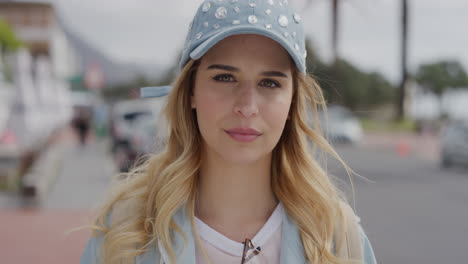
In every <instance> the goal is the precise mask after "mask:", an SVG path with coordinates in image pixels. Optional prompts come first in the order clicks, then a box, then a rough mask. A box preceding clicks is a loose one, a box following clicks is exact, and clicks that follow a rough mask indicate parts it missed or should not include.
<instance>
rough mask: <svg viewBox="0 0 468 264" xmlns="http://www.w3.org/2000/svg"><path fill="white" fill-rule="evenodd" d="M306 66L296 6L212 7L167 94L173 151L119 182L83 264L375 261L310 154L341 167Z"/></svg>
mask: <svg viewBox="0 0 468 264" xmlns="http://www.w3.org/2000/svg"><path fill="white" fill-rule="evenodd" d="M305 58H306V51H305V40H304V32H303V26H302V22H301V17H300V16H299V15H298V14H297V13H295V12H294V11H293V10H292V9H291V7H290V6H289V4H288V1H287V0H281V1H278V0H249V1H247V0H241V1H236V0H206V1H204V2H203V3H202V4H201V6H200V7H199V9H198V11H197V12H196V15H195V17H194V20H193V22H192V24H191V26H190V28H189V33H188V37H187V39H186V42H185V46H184V51H183V54H182V57H181V61H180V68H181V73H180V74H179V75H178V77H177V79H176V81H175V82H174V83H173V85H172V90H171V92H170V94H169V96H168V103H167V106H166V109H165V117H166V119H167V121H168V127H169V134H168V141H167V145H166V147H165V150H164V151H163V152H162V153H160V154H157V155H154V156H152V157H150V158H149V159H148V160H147V162H146V163H145V164H144V165H142V166H140V167H138V168H136V169H134V170H133V171H132V172H130V173H129V175H128V177H127V179H126V180H125V181H124V182H122V183H120V184H119V185H118V188H117V189H116V192H115V193H114V194H113V195H111V197H110V198H109V200H108V201H107V202H106V203H105V204H104V206H103V207H102V209H101V211H100V212H99V215H98V217H97V220H96V222H95V224H94V225H93V229H94V232H93V236H92V237H91V238H90V240H89V242H88V245H87V247H86V249H85V252H84V253H83V255H82V258H81V263H166V264H169V263H197V264H200V263H236V264H237V263H252V264H253V263H282V264H284V263H287V264H296V263H314V264H317V263H366V264H373V263H376V260H375V257H374V253H373V250H372V247H371V245H370V243H369V240H368V239H367V237H366V235H365V233H364V231H363V229H362V227H361V225H360V222H359V218H358V217H357V216H356V215H355V214H354V212H353V210H352V209H351V207H350V206H349V205H348V203H347V202H346V199H345V197H344V195H342V194H341V192H340V191H339V190H338V188H337V187H335V185H334V184H333V182H332V180H331V178H330V175H329V174H328V173H327V172H326V171H325V170H324V169H323V168H321V166H320V165H319V162H318V161H317V160H316V159H315V157H316V156H315V155H314V154H313V152H312V150H313V149H315V148H311V146H309V143H308V142H309V141H311V142H313V144H314V146H315V147H318V148H319V149H321V150H323V151H325V152H327V153H330V154H332V155H334V156H335V157H337V158H338V159H339V156H338V155H337V154H336V152H335V151H334V150H333V148H332V147H331V145H330V144H329V143H328V142H327V141H326V139H325V138H324V136H323V135H322V133H321V132H320V129H319V127H318V123H319V122H318V110H317V109H319V108H324V107H325V104H326V103H325V100H324V98H323V95H322V91H321V89H320V87H319V86H318V84H317V83H316V82H315V81H314V79H313V78H312V77H310V76H309V75H307V74H306V66H305ZM309 110H311V112H312V113H313V117H314V120H315V122H308V118H309V114H308V113H309ZM311 149H312V150H311ZM340 160H341V159H340Z"/></svg>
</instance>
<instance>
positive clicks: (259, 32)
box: [190, 25, 305, 72]
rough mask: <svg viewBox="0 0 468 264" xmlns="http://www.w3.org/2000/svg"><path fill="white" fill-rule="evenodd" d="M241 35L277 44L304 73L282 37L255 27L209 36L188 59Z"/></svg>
mask: <svg viewBox="0 0 468 264" xmlns="http://www.w3.org/2000/svg"><path fill="white" fill-rule="evenodd" d="M241 34H255V35H262V36H265V37H268V38H270V39H272V40H274V41H276V42H278V43H279V44H280V45H281V46H282V47H283V48H284V49H285V50H286V51H287V52H288V53H289V55H290V56H291V58H292V59H293V60H294V62H295V63H296V66H297V68H298V70H299V71H301V72H305V65H303V63H302V58H300V57H298V52H297V51H296V50H295V49H294V47H293V46H292V44H291V43H288V42H287V41H286V40H285V39H284V38H283V37H282V36H280V35H278V34H277V33H275V32H273V31H272V30H269V29H266V28H262V27H257V26H249V25H247V26H245V25H242V26H233V27H230V28H228V29H225V30H223V31H220V32H218V33H217V34H215V35H213V36H211V37H210V38H208V39H207V40H205V41H204V42H203V43H202V44H200V45H199V46H198V47H197V48H195V49H194V50H193V51H192V52H191V53H190V58H192V59H194V60H198V59H200V58H201V57H203V55H205V53H206V52H207V51H208V50H209V49H211V48H212V47H213V46H214V45H216V44H217V43H218V42H220V41H221V40H223V39H225V38H227V37H229V36H233V35H241Z"/></svg>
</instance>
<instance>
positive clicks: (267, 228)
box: [195, 203, 285, 264]
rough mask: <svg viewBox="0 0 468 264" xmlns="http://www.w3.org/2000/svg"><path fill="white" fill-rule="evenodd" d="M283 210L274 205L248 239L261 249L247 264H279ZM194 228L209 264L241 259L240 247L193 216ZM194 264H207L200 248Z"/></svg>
mask: <svg viewBox="0 0 468 264" xmlns="http://www.w3.org/2000/svg"><path fill="white" fill-rule="evenodd" d="M284 214H285V213H284V209H283V206H282V204H281V203H279V204H278V206H277V207H276V209H275V211H273V213H272V214H271V216H270V217H269V218H268V220H267V222H266V223H265V225H263V227H262V228H261V229H260V231H258V233H257V234H256V235H255V236H254V237H253V238H252V239H251V240H252V244H253V245H254V246H255V247H260V248H261V253H260V255H261V256H260V255H257V256H254V257H253V258H252V259H251V260H250V261H248V262H247V263H249V264H257V263H258V264H261V263H269V264H270V263H272V264H279V262H280V250H281V231H282V227H281V224H282V222H283V215H284ZM195 227H196V228H197V231H198V234H199V235H200V240H201V243H202V246H203V247H204V248H205V250H206V253H207V254H208V257H209V258H210V260H211V263H213V264H216V263H226V264H230V263H233V264H239V263H240V261H241V258H242V251H243V249H244V244H243V243H239V242H237V241H233V240H231V239H229V238H227V237H225V236H224V235H223V234H221V233H219V232H218V231H216V230H214V229H213V228H211V227H210V226H208V225H207V224H205V223H203V222H202V221H201V220H200V219H198V218H197V217H195ZM196 257H197V262H196V263H197V264H207V262H206V261H205V258H204V256H203V253H202V251H201V249H200V248H199V247H198V245H197V246H196Z"/></svg>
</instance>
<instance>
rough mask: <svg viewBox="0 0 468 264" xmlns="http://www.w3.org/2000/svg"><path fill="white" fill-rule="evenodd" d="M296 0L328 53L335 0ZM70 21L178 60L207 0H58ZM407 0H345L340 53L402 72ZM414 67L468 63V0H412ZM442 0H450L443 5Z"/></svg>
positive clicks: (133, 56)
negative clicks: (403, 3) (403, 16)
mask: <svg viewBox="0 0 468 264" xmlns="http://www.w3.org/2000/svg"><path fill="white" fill-rule="evenodd" d="M303 1H304V0H295V1H294V0H290V2H293V4H294V5H295V6H296V10H297V11H298V13H300V14H301V15H302V17H303V21H304V26H305V31H306V34H307V36H308V37H310V38H311V39H312V40H313V42H314V45H315V48H316V49H317V52H318V54H319V56H321V57H322V58H323V59H324V60H325V61H330V59H331V49H330V47H331V45H330V43H331V27H330V25H331V23H330V22H331V18H330V14H331V11H330V0H315V1H313V2H312V4H311V5H310V6H309V7H308V8H307V9H304V8H303V7H304V5H303ZM52 2H55V3H56V4H57V7H58V9H59V11H60V13H61V15H62V17H63V19H64V20H65V23H66V24H67V26H68V27H69V28H70V29H71V30H72V31H74V32H76V33H78V34H79V35H80V36H82V37H83V38H84V39H85V40H86V41H88V42H89V43H91V44H92V45H93V46H95V47H97V48H98V49H100V50H101V51H102V52H103V53H105V54H106V55H108V56H109V57H111V58H112V59H115V60H117V61H119V62H132V63H145V64H158V65H163V66H166V65H167V66H170V65H173V64H174V63H176V62H175V60H176V56H177V55H178V53H179V52H180V50H181V49H182V46H183V41H184V39H185V35H186V34H187V30H188V25H189V23H190V21H191V19H192V16H193V15H194V14H195V11H196V8H197V7H198V5H199V4H200V3H201V2H202V0H79V1H77V0H52ZM400 2H401V1H400V0H342V3H343V4H342V8H341V14H342V18H341V34H340V44H339V54H340V56H342V57H344V58H345V59H348V60H350V61H351V62H352V63H354V64H355V65H357V66H358V67H360V68H361V69H363V70H366V71H378V72H381V73H382V74H384V75H385V76H386V77H387V78H388V79H389V80H391V81H392V82H394V83H397V82H398V81H399V79H400V16H401V14H400ZM409 3H410V29H409V34H410V43H409V64H410V70H411V71H415V70H416V69H417V66H418V65H420V64H421V63H427V62H432V61H436V60H439V59H458V60H459V61H460V62H462V64H463V65H464V66H465V69H466V70H467V71H468V15H467V14H468V1H467V0H444V1H442V0H409ZM442 4H443V5H442Z"/></svg>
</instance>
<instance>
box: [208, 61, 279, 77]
mask: <svg viewBox="0 0 468 264" xmlns="http://www.w3.org/2000/svg"><path fill="white" fill-rule="evenodd" d="M212 69H218V70H225V71H231V72H240V70H239V69H238V68H236V67H234V66H229V65H223V64H213V65H210V66H208V68H207V70H212ZM261 74H262V75H263V76H267V77H283V78H288V75H287V74H285V73H284V72H280V71H266V72H262V73H261Z"/></svg>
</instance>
